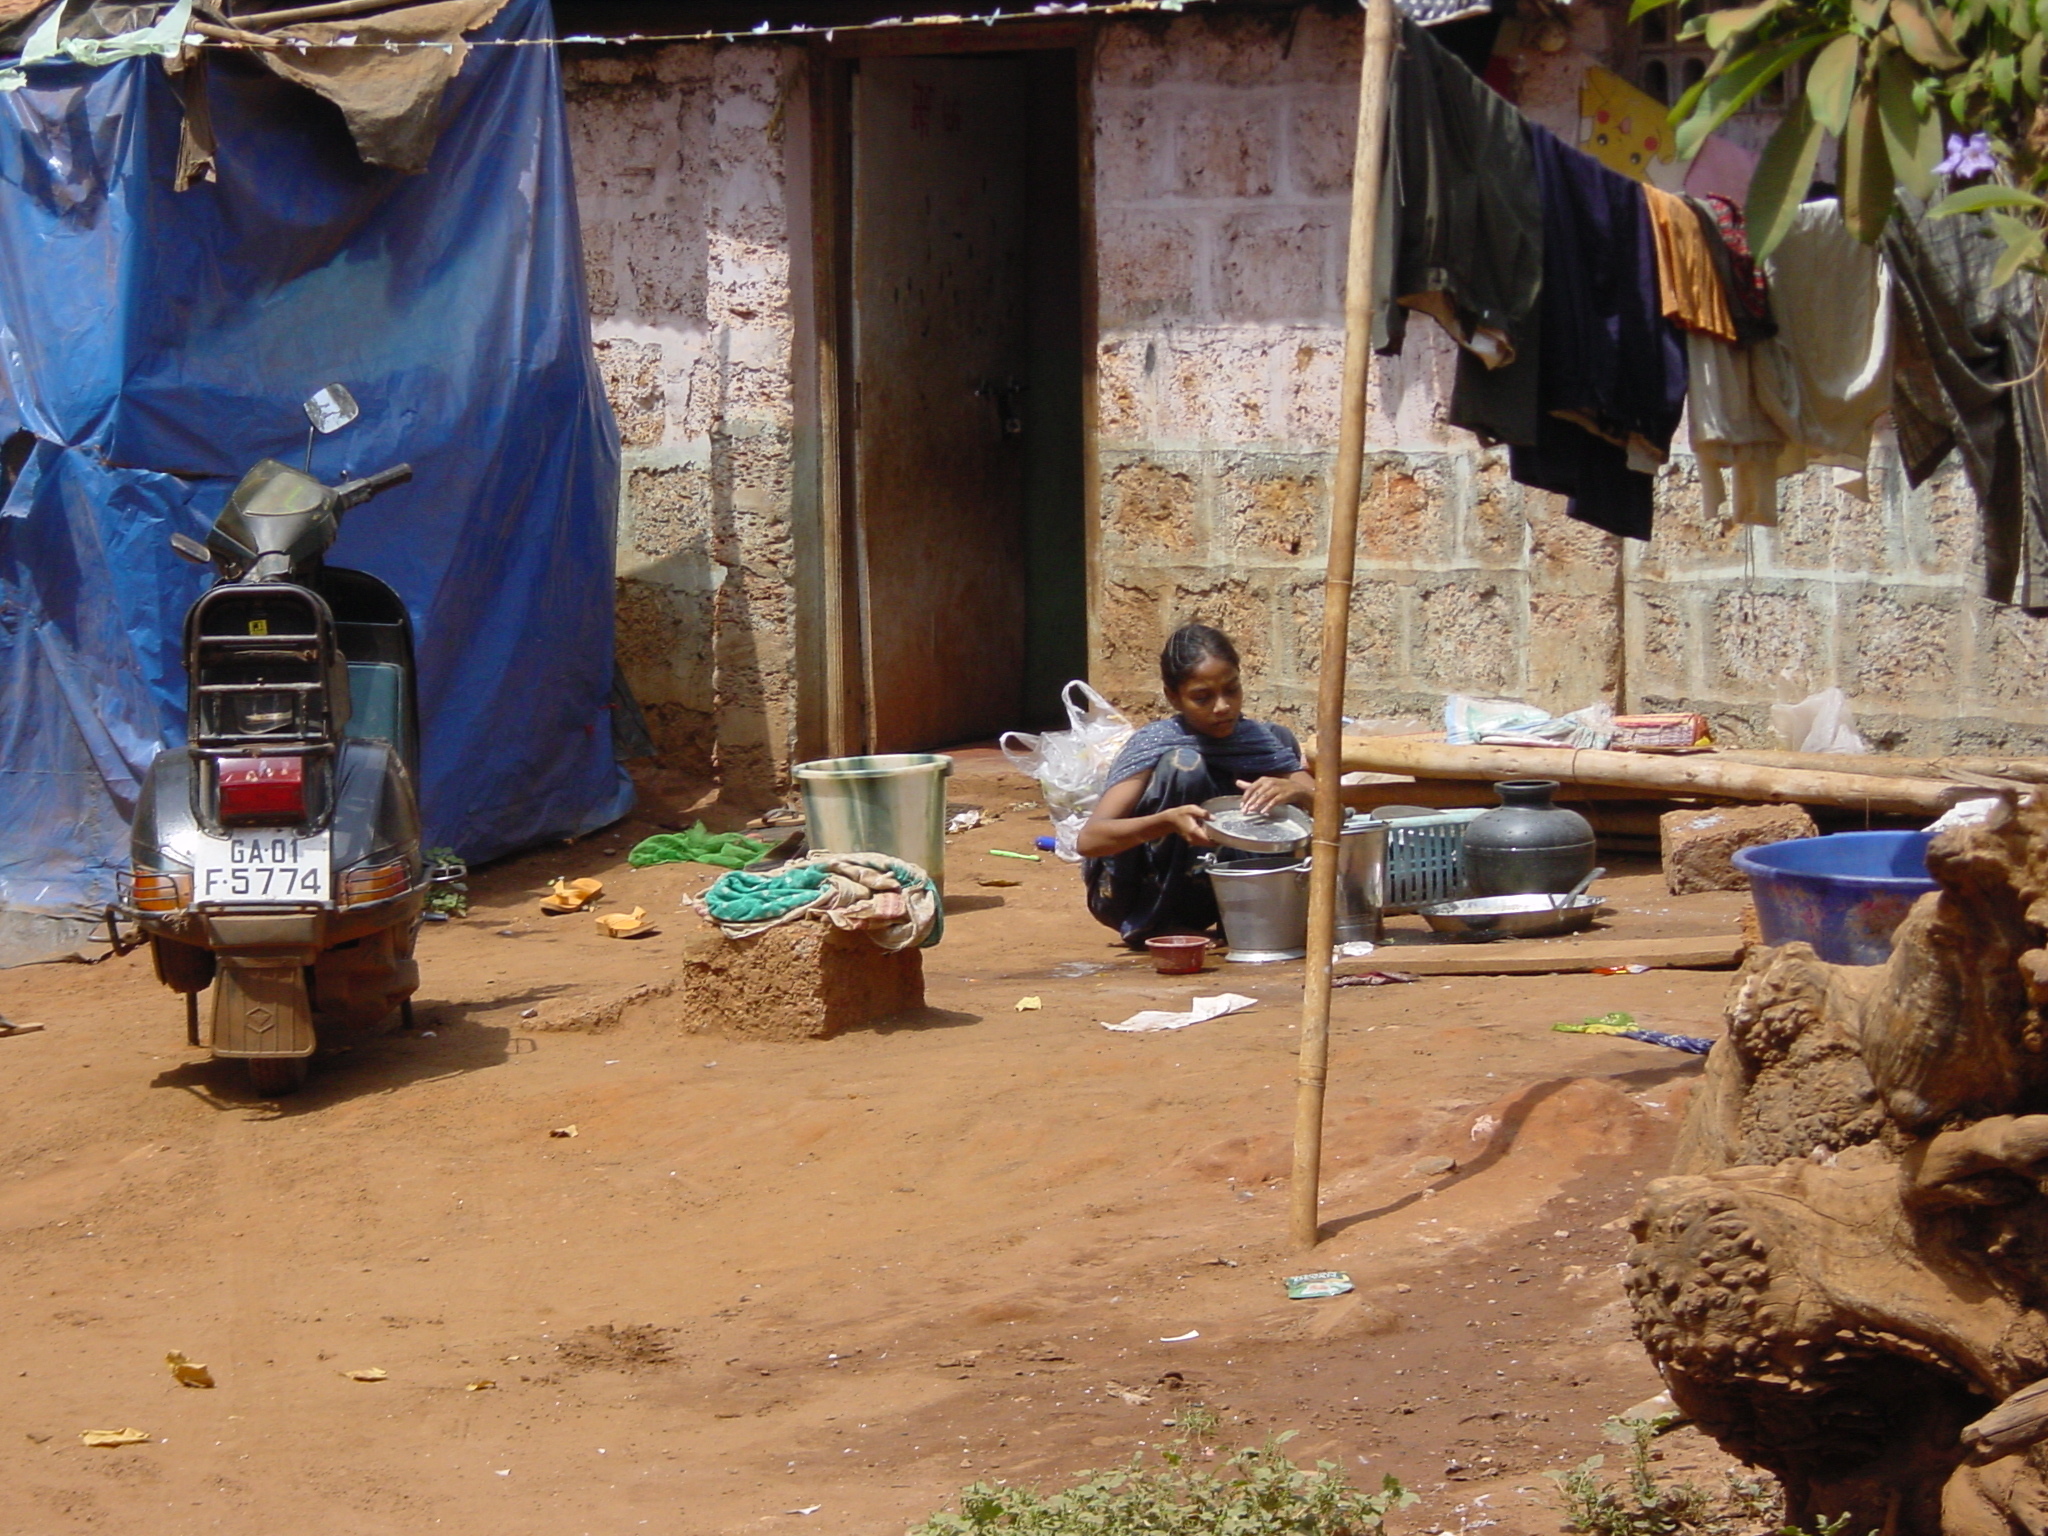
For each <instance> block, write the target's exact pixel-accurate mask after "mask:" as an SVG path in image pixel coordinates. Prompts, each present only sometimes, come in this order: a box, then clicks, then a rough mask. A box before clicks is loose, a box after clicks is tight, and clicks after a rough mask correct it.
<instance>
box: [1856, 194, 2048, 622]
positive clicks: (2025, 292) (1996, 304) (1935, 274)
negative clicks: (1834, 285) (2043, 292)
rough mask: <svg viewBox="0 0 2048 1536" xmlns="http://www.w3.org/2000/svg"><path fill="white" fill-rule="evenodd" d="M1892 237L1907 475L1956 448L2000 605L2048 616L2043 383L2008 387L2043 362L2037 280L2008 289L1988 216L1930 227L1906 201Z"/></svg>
mask: <svg viewBox="0 0 2048 1536" xmlns="http://www.w3.org/2000/svg"><path fill="white" fill-rule="evenodd" d="M1900 202H1901V212H1900V215H1899V216H1898V217H1896V218H1894V219H1893V220H1892V221H1891V222H1890V223H1889V224H1888V225H1886V226H1885V233H1884V256H1885V260H1886V262H1888V263H1889V264H1890V266H1891V269H1892V276H1893V278H1894V279H1895V280H1896V282H1897V289H1896V297H1895V301H1894V303H1893V306H1892V315H1893V322H1892V323H1893V338H1892V343H1893V350H1892V402H1891V403H1892V423H1893V426H1894V427H1895V428H1896V430H1897V432H1898V438H1899V456H1900V458H1902V459H1903V460H1904V461H1905V466H1906V479H1907V481H1908V483H1910V484H1912V485H1919V484H1921V483H1922V482H1924V481H1925V480H1926V479H1927V478H1928V477H1929V476H1931V475H1932V474H1933V473H1934V471H1935V470H1936V469H1937V468H1939V467H1940V465H1941V462H1942V460H1943V459H1945V458H1947V457H1948V454H1949V450H1950V449H1954V450H1955V451H1956V453H1957V454H1958V455H1959V456H1960V457H1961V459H1962V461H1963V473H1964V474H1965V475H1966V476H1967V477H1968V478H1969V482H1970V489H1971V490H1973V491H1974V492H1976V495H1977V504H1978V506H1979V507H1980V508H1981V509H1982V511H1983V517H1984V578H1985V581H1984V584H1985V589H1986V592H1987V594H1988V595H1989V596H1990V597H1991V598H1992V600H1993V601H1995V602H2002V603H2017V604H2018V605H2019V606H2021V607H2023V608H2048V438H2044V436H2043V432H2044V429H2048V420H2044V412H2043V409H2042V381H2041V380H2040V379H2038V378H2035V379H2030V380H2028V381H2027V382H2026V383H2024V384H2016V385H2013V386H2012V387H2010V388H2007V387H2005V385H2006V384H2007V381H2009V380H2014V379H2018V378H2020V377H2021V376H2022V375H2024V374H2027V373H2029V372H2031V371H2032V370H2033V368H2034V366H2035V364H2036V362H2037V359H2038V351H2039V342H2040V333H2041V317H2040V308H2039V301H2038V298H2037V295H2036V288H2035V284H2034V282H2033V280H2032V279H2031V278H2027V277H2024V276H2023V277H2019V278H2015V279H2013V280H2012V281H2011V282H2008V283H2007V284H2005V286H2004V287H2002V288H1993V287H1992V286H1991V272H1992V269H1993V268H1994V267H1995V266H1997V264H1998V258H1999V256H2000V255H2001V254H2003V252H2004V249H2005V247H2004V242H2003V241H2002V240H2000V238H1999V237H1998V234H1997V232H1996V231H1995V230H1994V229H1993V228H1992V226H1991V222H1990V220H1989V219H1987V218H1985V217H1984V216H1983V215H1982V214H1959V215H1957V216H1955V217H1953V218H1945V219H1930V218H1927V217H1926V216H1925V211H1924V209H1923V208H1922V207H1921V206H1920V205H1919V204H1918V203H1917V202H1914V201H1912V200H1911V199H1909V198H1908V197H1907V195H1906V194H1905V193H1903V192H1902V193H1901V194H1900Z"/></svg>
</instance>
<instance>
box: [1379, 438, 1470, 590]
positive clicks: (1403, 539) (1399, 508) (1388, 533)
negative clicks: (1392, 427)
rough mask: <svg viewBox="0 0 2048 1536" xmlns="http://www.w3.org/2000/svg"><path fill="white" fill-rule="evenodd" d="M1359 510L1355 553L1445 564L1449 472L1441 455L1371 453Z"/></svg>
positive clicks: (1393, 560) (1448, 544)
mask: <svg viewBox="0 0 2048 1536" xmlns="http://www.w3.org/2000/svg"><path fill="white" fill-rule="evenodd" d="M1366 474H1367V480H1366V487H1365V497H1364V501H1365V505H1364V506H1363V507H1361V508H1360V510H1359V518H1358V527H1359V546H1358V552H1359V555H1360V556H1361V557H1362V558H1363V559H1366V560H1381V561H1387V562H1390V563H1400V564H1405V563H1408V562H1410V561H1416V562H1423V563H1428V564H1439V563H1442V562H1444V561H1445V560H1446V559H1447V558H1448V555H1449V552H1450V536H1451V525H1452V518H1451V515H1450V510H1449V502H1450V492H1451V483H1450V482H1451V476H1450V466H1449V463H1448V461H1447V458H1446V456H1444V455H1441V454H1405V453H1381V454H1374V455H1372V456H1371V458H1370V459H1369V460H1368V461H1367V467H1366Z"/></svg>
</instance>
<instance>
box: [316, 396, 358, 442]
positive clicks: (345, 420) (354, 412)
mask: <svg viewBox="0 0 2048 1536" xmlns="http://www.w3.org/2000/svg"><path fill="white" fill-rule="evenodd" d="M362 414H363V409H362V407H361V406H359V405H357V404H356V397H355V396H354V395H352V394H350V393H349V392H348V386H347V385H345V384H327V385H323V386H322V387H321V388H319V389H317V390H315V391H314V392H313V398H312V399H310V400H308V401H307V402H306V420H308V421H310V422H311V423H313V430H314V431H315V432H318V433H319V434H320V435H321V436H322V437H325V436H326V435H327V434H328V433H330V432H339V431H340V430H341V429H342V428H343V427H345V426H347V425H348V424H349V423H350V422H352V421H354V420H355V419H356V418H357V417H358V416H360V415H362Z"/></svg>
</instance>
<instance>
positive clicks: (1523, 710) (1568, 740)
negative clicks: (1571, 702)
mask: <svg viewBox="0 0 2048 1536" xmlns="http://www.w3.org/2000/svg"><path fill="white" fill-rule="evenodd" d="M1613 739H1614V711H1613V710H1612V709H1610V708H1608V706H1607V705H1605V704H1600V703H1594V704H1588V705H1587V706H1586V707H1585V708H1584V709H1575V710H1573V711H1572V712H1571V713H1570V714H1568V715H1552V714H1551V713H1550V712H1549V711H1547V710H1543V709H1538V708H1537V707H1536V706H1535V705H1534V704H1523V703H1519V702H1517V701H1516V700H1514V699H1475V698H1470V697H1467V696H1466V695H1465V694H1462V693H1454V694H1452V695H1450V696H1449V697H1448V698H1446V699H1445V700H1444V740H1445V741H1446V742H1447V743H1449V744H1450V745H1451V746H1454V747H1469V746H1471V745H1473V744H1474V743H1475V742H1485V743H1487V744H1488V745H1491V746H1526V747H1604V746H1606V745H1607V744H1608V743H1609V742H1610V741H1612V740H1613Z"/></svg>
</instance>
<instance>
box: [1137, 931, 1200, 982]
mask: <svg viewBox="0 0 2048 1536" xmlns="http://www.w3.org/2000/svg"><path fill="white" fill-rule="evenodd" d="M1145 950H1146V953H1148V954H1149V955H1151V956H1152V968H1153V969H1154V970H1156V971H1158V972H1159V974H1160V975H1162V976H1186V975H1190V974H1191V973H1193V972H1195V971H1199V970H1200V969H1201V968H1202V961H1203V959H1204V958H1205V957H1206V956H1207V955H1208V953H1209V941H1208V940H1207V939H1205V938H1203V937H1202V936H1201V935H1200V934H1199V933H1163V934H1161V935H1160V936H1159V937H1158V938H1156V939H1147V940H1146V941H1145Z"/></svg>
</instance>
